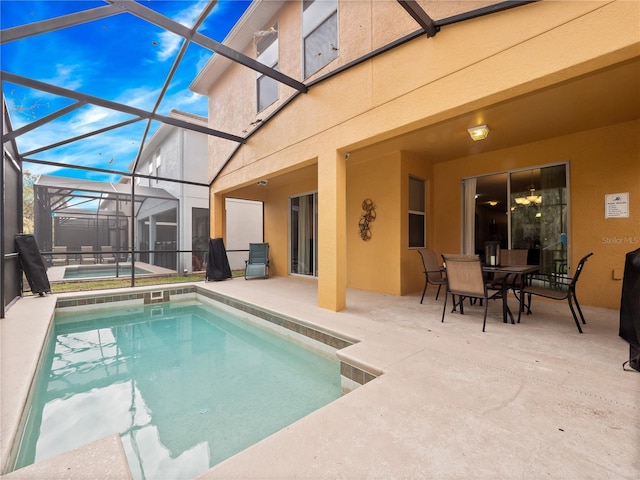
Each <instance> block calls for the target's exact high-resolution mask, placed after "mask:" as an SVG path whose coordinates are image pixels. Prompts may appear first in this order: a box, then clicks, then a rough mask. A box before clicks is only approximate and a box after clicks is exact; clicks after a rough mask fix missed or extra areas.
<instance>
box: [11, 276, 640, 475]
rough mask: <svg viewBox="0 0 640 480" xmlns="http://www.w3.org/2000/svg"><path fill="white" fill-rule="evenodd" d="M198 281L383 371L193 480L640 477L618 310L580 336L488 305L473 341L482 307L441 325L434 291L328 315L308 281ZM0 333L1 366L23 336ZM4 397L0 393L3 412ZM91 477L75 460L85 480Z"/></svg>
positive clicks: (633, 389)
mask: <svg viewBox="0 0 640 480" xmlns="http://www.w3.org/2000/svg"><path fill="white" fill-rule="evenodd" d="M200 285H202V286H204V287H205V288H209V289H212V290H216V291H218V292H220V293H222V294H226V295H230V296H232V297H235V298H238V299H240V300H244V301H247V302H250V303H255V304H258V305H260V306H262V307H265V308H268V309H271V310H274V311H277V312H280V313H283V314H286V315H289V316H293V317H297V318H300V319H302V320H304V321H305V322H308V323H312V324H316V325H318V326H320V327H322V328H323V329H327V330H329V331H333V332H335V333H341V334H343V335H345V336H348V337H351V338H356V339H359V340H360V342H359V343H357V344H355V345H353V346H351V347H348V348H346V349H344V350H343V351H342V352H341V355H343V356H344V357H347V358H349V359H350V360H352V361H353V363H355V364H357V365H362V366H364V367H367V368H370V369H371V370H372V371H381V372H383V375H381V376H380V377H379V378H378V379H376V380H374V381H372V382H369V383H367V384H366V385H364V386H362V387H360V388H358V389H357V390H355V391H354V392H352V393H350V394H348V395H345V396H343V397H342V398H340V399H339V400H337V401H335V402H333V403H332V404H330V405H328V406H326V407H324V408H322V409H320V410H318V411H316V412H315V413H313V414H311V415H309V416H307V417H305V418H303V419H301V420H299V421H298V422H296V423H294V424H292V425H290V426H289V427H287V428H285V429H283V430H281V431H280V432H278V433H276V434H274V435H272V436H271V437H269V438H267V439H265V440H263V441H262V442H260V443H258V444H256V445H254V446H252V447H250V448H248V449H246V450H245V451H243V452H241V453H239V454H237V455H235V456H234V457H232V458H230V459H228V460H226V461H225V462H223V463H221V464H219V465H217V466H216V467H214V468H213V469H211V470H209V471H208V472H207V473H205V474H204V475H202V476H201V477H200V478H203V479H205V478H206V479H213V478H216V479H219V478H223V479H229V478H255V479H267V478H269V479H286V478H314V479H315V478H327V479H335V478H345V479H363V478H384V479H394V478H395V479H405V478H434V479H442V478H460V479H467V478H486V479H511V478H523V479H539V478H543V477H548V478H562V479H589V478H597V479H603V478H612V479H637V478H640V374H639V373H637V372H629V371H624V370H623V369H622V363H623V361H624V360H626V359H627V358H628V344H627V343H626V342H624V341H623V340H622V339H620V338H619V337H618V334H617V333H618V319H619V318H618V315H619V314H618V312H617V311H615V310H607V309H601V308H594V307H586V306H585V307H584V308H583V311H584V313H585V317H586V319H587V322H588V324H587V325H586V326H584V331H585V333H584V334H582V335H580V334H579V333H578V331H577V329H576V327H575V324H574V323H573V319H572V318H571V314H570V312H569V308H568V306H567V304H566V303H563V302H545V301H542V300H538V299H535V300H534V304H533V307H532V309H533V314H532V315H530V316H524V317H523V321H522V323H521V324H519V325H518V324H516V325H512V324H504V323H502V321H501V306H500V303H499V302H491V303H490V305H489V317H488V319H487V328H486V332H485V333H482V331H481V330H482V311H483V310H482V309H481V308H480V307H473V308H466V309H465V315H464V316H461V315H459V314H457V313H447V316H446V318H445V322H444V323H441V322H440V318H441V315H442V304H443V301H442V297H441V298H440V300H438V301H435V300H434V293H435V291H434V290H430V291H429V292H427V298H425V302H424V304H423V305H420V303H419V300H420V296H419V295H417V294H416V295H410V296H405V297H397V296H392V295H383V294H374V293H370V292H363V291H355V290H353V291H351V290H350V291H349V292H348V297H347V303H348V308H347V309H346V310H345V311H343V312H338V313H334V312H330V311H327V310H322V309H319V308H317V307H316V296H317V291H316V286H315V283H313V282H306V281H300V280H294V279H287V278H271V279H268V280H253V281H245V280H243V279H234V280H227V281H224V282H210V283H203V284H200ZM129 291H130V289H129ZM579 293H580V292H578V295H579ZM28 300H31V301H32V303H33V304H35V303H37V300H38V299H25V301H28ZM33 300H35V301H33ZM20 303H25V302H24V301H22V302H19V304H20ZM510 304H511V307H512V309H514V310H515V309H516V302H515V300H514V299H511V300H510ZM40 305H44V302H40ZM19 306H20V305H16V306H14V307H13V308H12V309H11V310H10V311H9V313H11V312H12V311H14V309H17V308H18V307H19ZM21 308H22V307H21ZM22 311H24V310H22ZM2 322H5V320H3V321H2ZM2 326H3V333H2V345H3V352H2V360H3V363H4V360H5V353H7V352H6V351H5V346H6V345H7V344H8V343H9V342H13V341H14V340H19V339H9V338H7V333H8V332H6V331H5V330H4V323H3V324H2ZM11 334H12V335H15V333H11ZM13 354H14V355H15V354H16V352H15V349H13ZM3 366H4V365H3ZM3 373H4V369H3ZM4 378H5V377H4V375H3V381H2V383H3V387H5V386H6V385H5V380H4ZM23 381H26V380H23ZM12 393H13V392H11V391H7V390H6V389H5V388H3V390H2V396H3V405H5V400H6V398H5V397H6V396H7V395H12ZM3 408H4V407H3ZM3 417H4V412H3ZM5 447H6V446H5ZM5 447H3V448H5ZM115 460H116V459H114V461H115ZM35 467H36V466H34V468H35ZM24 470H25V471H27V470H28V469H24ZM45 471H46V470H45ZM91 471H92V467H91V465H90V464H87V463H85V469H84V474H85V476H84V478H89V476H90V472H91ZM98 471H99V470H98ZM50 473H51V475H50V476H49V477H48V478H83V477H82V476H77V475H76V476H64V477H61V476H56V472H54V471H50ZM58 473H59V471H58ZM78 473H79V472H78ZM39 475H40V478H45V477H42V471H41V472H40V474H39ZM87 475H89V476H87ZM6 478H11V479H13V478H36V477H29V476H26V474H25V476H21V475H20V471H18V472H14V473H13V474H11V475H8V476H6ZM92 478H95V477H92Z"/></svg>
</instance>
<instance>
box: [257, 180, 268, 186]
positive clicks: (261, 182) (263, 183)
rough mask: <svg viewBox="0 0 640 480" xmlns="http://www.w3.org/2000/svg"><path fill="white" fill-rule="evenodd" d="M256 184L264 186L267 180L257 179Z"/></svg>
mask: <svg viewBox="0 0 640 480" xmlns="http://www.w3.org/2000/svg"><path fill="white" fill-rule="evenodd" d="M256 185H258V186H259V187H266V186H267V181H266V180H259V181H258V183H257V184H256Z"/></svg>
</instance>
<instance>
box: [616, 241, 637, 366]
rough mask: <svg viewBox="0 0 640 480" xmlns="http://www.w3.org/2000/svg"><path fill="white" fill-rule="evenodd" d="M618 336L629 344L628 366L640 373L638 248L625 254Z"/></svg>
mask: <svg viewBox="0 0 640 480" xmlns="http://www.w3.org/2000/svg"><path fill="white" fill-rule="evenodd" d="M619 334H620V336H621V337H622V338H624V339H625V340H626V341H627V342H629V365H630V366H631V367H632V368H634V369H635V370H638V371H639V372H640V248H639V249H637V250H634V251H633V252H629V253H627V258H626V261H625V265H624V277H623V280H622V298H621V301H620V331H619Z"/></svg>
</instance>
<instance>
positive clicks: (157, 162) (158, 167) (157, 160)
mask: <svg viewBox="0 0 640 480" xmlns="http://www.w3.org/2000/svg"><path fill="white" fill-rule="evenodd" d="M161 165H162V158H161V157H160V150H156V177H159V176H160V166H161ZM158 182H159V180H158V179H157V178H156V183H158Z"/></svg>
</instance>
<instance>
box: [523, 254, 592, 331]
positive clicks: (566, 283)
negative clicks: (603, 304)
mask: <svg viewBox="0 0 640 480" xmlns="http://www.w3.org/2000/svg"><path fill="white" fill-rule="evenodd" d="M591 255H593V252H591V253H589V254H588V255H585V256H584V257H582V258H581V259H580V261H579V262H578V266H577V267H576V272H575V274H574V276H573V278H570V277H564V278H561V277H558V276H556V275H553V274H549V275H536V279H535V280H534V281H533V282H532V284H531V285H526V286H525V287H524V288H523V289H522V292H521V295H520V311H519V312H518V323H520V316H521V315H522V310H523V309H524V296H525V295H527V296H528V297H529V305H528V306H527V315H528V314H530V313H531V296H532V295H538V296H540V297H544V298H549V299H551V300H567V302H568V303H569V309H570V310H571V315H573V320H574V321H575V322H576V327H578V332H580V333H582V327H581V326H580V322H579V321H578V316H577V315H576V309H577V310H578V313H579V314H580V320H581V321H582V323H583V324H584V325H586V324H587V322H585V320H584V315H583V314H582V309H581V308H580V304H579V303H578V298H577V297H576V284H577V283H578V278H579V277H580V273H582V269H583V268H584V264H585V263H586V261H587V259H588V258H589V257H590V256H591ZM540 282H542V285H540ZM547 285H548V286H547ZM574 303H575V305H576V308H575V309H574V308H573V304H574Z"/></svg>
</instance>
